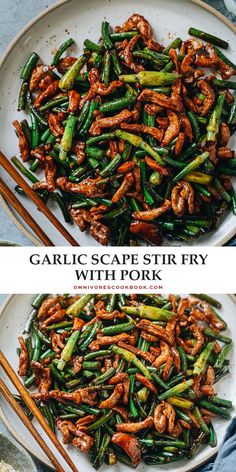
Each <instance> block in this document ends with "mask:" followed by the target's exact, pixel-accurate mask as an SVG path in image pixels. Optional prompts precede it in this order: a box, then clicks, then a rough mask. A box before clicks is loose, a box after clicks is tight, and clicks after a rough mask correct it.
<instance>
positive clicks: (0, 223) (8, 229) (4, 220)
mask: <svg viewBox="0 0 236 472" xmlns="http://www.w3.org/2000/svg"><path fill="white" fill-rule="evenodd" d="M53 3H56V2H55V0H0V54H1V53H2V52H3V51H4V49H5V48H6V46H7V45H8V43H9V42H10V41H11V39H12V38H13V37H14V36H15V34H16V33H17V32H18V31H19V30H20V29H21V28H22V27H23V26H24V25H25V24H26V23H27V22H28V21H29V20H31V19H32V18H33V17H34V16H35V15H37V14H38V13H39V12H40V11H42V10H43V9H44V8H47V7H48V6H49V5H52V4H53ZM206 3H208V4H209V5H212V6H214V7H215V8H216V9H217V10H219V11H221V13H223V14H225V15H226V16H228V18H230V19H231V20H235V18H232V15H230V14H229V13H228V12H227V10H226V9H225V7H224V2H223V1H222V0H208V1H206ZM0 239H2V240H11V241H14V242H16V243H18V244H21V245H22V246H30V245H32V243H31V242H30V241H29V240H28V239H27V238H26V237H25V236H24V235H22V234H21V232H20V231H19V230H18V229H17V228H16V227H15V226H14V225H13V223H12V222H11V221H10V220H9V218H8V217H7V216H6V214H5V212H4V210H3V209H2V208H1V207H0ZM5 297H6V295H3V294H0V304H2V303H3V301H4V299H5ZM0 432H3V433H8V432H7V429H6V428H5V426H4V424H3V423H2V422H1V420H0ZM0 459H1V458H0ZM37 468H38V471H39V472H48V471H49V469H48V468H47V467H44V466H42V465H40V464H37ZM29 472H30V471H29Z"/></svg>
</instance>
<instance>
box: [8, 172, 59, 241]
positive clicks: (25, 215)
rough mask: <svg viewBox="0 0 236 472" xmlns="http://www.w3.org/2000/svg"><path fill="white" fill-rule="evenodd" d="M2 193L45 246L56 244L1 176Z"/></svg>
mask: <svg viewBox="0 0 236 472" xmlns="http://www.w3.org/2000/svg"><path fill="white" fill-rule="evenodd" d="M0 193H1V194H2V196H3V197H4V198H5V199H6V200H7V201H8V202H10V204H11V205H12V206H13V208H15V210H16V211H17V213H18V214H19V215H20V216H21V217H22V218H23V220H24V221H25V222H26V223H27V224H28V225H29V226H30V228H31V229H32V230H33V231H34V233H35V234H36V235H37V236H38V237H39V239H40V240H41V241H42V242H43V243H44V245H45V246H54V244H53V242H52V241H51V240H50V239H49V238H48V237H47V235H46V234H45V233H44V231H43V230H42V229H41V228H40V226H39V225H38V223H36V221H35V220H34V219H33V218H32V216H31V215H30V214H29V212H28V211H27V210H26V209H25V208H24V207H23V205H22V203H21V202H20V201H19V200H18V198H16V196H15V195H14V193H13V192H12V191H11V190H10V189H9V188H8V186H7V185H6V184H5V182H3V180H2V179H1V178H0Z"/></svg>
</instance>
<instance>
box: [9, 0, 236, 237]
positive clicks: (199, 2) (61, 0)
mask: <svg viewBox="0 0 236 472" xmlns="http://www.w3.org/2000/svg"><path fill="white" fill-rule="evenodd" d="M70 1H71V0H58V2H56V3H54V4H53V5H51V6H49V7H47V8H45V9H44V10H43V11H42V12H41V13H39V14H38V15H36V16H35V17H34V18H33V19H32V20H30V21H29V22H28V23H27V24H26V25H25V26H23V28H22V29H21V30H20V31H19V33H17V34H16V36H15V37H14V38H13V39H12V40H11V42H10V43H9V45H8V46H7V47H6V49H5V50H4V52H3V54H2V55H1V56H0V69H1V68H2V67H3V65H4V62H5V60H6V59H7V57H8V55H9V54H10V52H11V51H12V49H13V48H14V46H15V45H16V43H17V42H18V41H19V39H20V38H21V37H22V36H23V35H24V34H25V33H26V32H27V31H28V30H29V29H30V28H31V27H32V26H34V25H35V24H36V23H37V22H38V21H39V20H41V18H43V17H44V16H46V15H47V14H48V13H50V12H51V11H54V10H56V9H57V8H59V7H60V6H61V5H64V4H66V3H69V2H70ZM188 1H189V2H191V3H195V4H196V5H198V6H200V7H201V8H203V9H204V10H207V11H209V12H210V13H212V14H213V15H215V16H216V17H217V18H219V20H221V21H222V22H223V23H225V25H227V26H228V27H229V28H230V29H231V30H232V31H233V32H234V33H235V34H236V26H235V25H234V24H233V23H232V22H231V21H230V20H229V19H228V18H226V17H225V16H224V15H223V14H222V13H220V12H219V11H217V10H216V9H215V8H213V7H211V6H210V5H208V4H206V3H204V2H203V1H202V0H188ZM0 204H1V206H2V207H3V209H4V211H5V212H6V213H7V215H8V216H9V218H10V219H11V221H12V222H13V223H14V224H15V225H16V226H17V227H18V229H19V230H20V231H21V232H22V233H23V234H24V236H26V237H27V238H28V239H29V240H30V241H31V242H32V243H33V244H34V245H35V246H42V245H43V243H42V241H40V240H39V239H38V238H36V237H35V236H34V234H32V233H31V232H30V231H29V230H28V229H27V228H26V227H25V226H24V225H23V224H22V223H21V221H19V220H18V218H17V217H16V216H15V215H14V213H13V211H12V210H11V207H10V205H9V204H8V202H7V201H6V200H5V199H4V198H3V197H2V196H1V195H0ZM235 235H236V227H235V228H234V229H232V230H231V231H230V232H229V233H227V234H226V235H225V236H224V238H222V239H221V240H220V241H218V243H217V244H214V246H223V245H224V244H226V243H227V242H228V241H229V240H230V239H231V238H232V237H233V236H235Z"/></svg>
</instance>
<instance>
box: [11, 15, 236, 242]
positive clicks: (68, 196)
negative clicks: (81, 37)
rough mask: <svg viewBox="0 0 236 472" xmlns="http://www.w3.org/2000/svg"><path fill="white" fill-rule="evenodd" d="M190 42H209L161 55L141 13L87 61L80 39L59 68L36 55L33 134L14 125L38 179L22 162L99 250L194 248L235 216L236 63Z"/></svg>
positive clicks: (87, 45) (88, 49)
mask: <svg viewBox="0 0 236 472" xmlns="http://www.w3.org/2000/svg"><path fill="white" fill-rule="evenodd" d="M189 34H191V35H193V36H196V37H198V39H196V38H195V37H189V38H187V39H185V40H182V39H180V38H175V39H174V40H173V41H172V42H171V44H169V45H167V46H162V45H161V44H159V43H158V42H157V41H156V40H155V39H154V36H153V32H152V29H151V26H150V24H149V23H148V21H147V20H146V19H145V18H144V17H143V16H141V15H139V14H134V15H132V16H131V17H130V18H129V19H128V20H127V21H125V22H124V24H123V25H122V26H119V27H116V28H115V29H114V31H113V30H112V29H111V27H110V25H109V23H108V22H107V21H104V22H103V23H102V31H101V38H100V40H99V42H98V43H94V42H93V41H91V40H90V39H86V40H85V41H84V50H83V53H82V55H81V56H79V57H75V55H74V54H73V49H71V46H72V48H73V45H74V40H73V39H72V38H70V39H68V40H67V41H65V43H63V44H62V45H61V47H60V48H59V49H58V51H57V52H56V54H55V56H54V57H53V60H52V63H51V64H50V65H45V64H42V63H41V62H40V63H39V64H38V61H39V56H38V55H37V54H36V53H35V52H33V53H32V54H31V55H30V57H29V59H28V60H27V62H26V64H25V66H24V68H23V70H22V73H21V78H22V79H23V82H22V87H21V90H20V95H19V105H18V109H19V110H25V109H27V110H28V111H29V113H30V116H31V124H29V123H28V121H27V120H26V119H23V120H22V121H21V122H18V121H17V120H15V121H14V122H13V125H14V127H15V130H16V133H17V135H18V138H19V147H20V153H21V158H22V161H23V163H25V162H29V164H30V170H29V169H28V168H26V167H25V166H24V164H23V163H22V162H21V161H19V160H18V159H17V158H16V157H14V158H13V159H12V160H13V162H14V164H15V165H16V166H17V167H18V168H19V169H20V170H21V171H22V172H23V173H24V174H25V175H26V177H27V178H28V179H29V180H31V181H32V183H33V188H34V189H35V191H36V192H38V194H39V195H40V196H41V197H42V198H43V199H44V201H46V200H47V199H48V198H49V197H50V198H53V199H54V200H55V201H56V202H57V203H58V205H59V206H60V208H61V210H62V212H63V215H64V217H65V220H66V221H67V222H70V221H73V222H75V223H76V224H77V225H78V227H79V229H80V231H89V232H90V234H91V235H92V237H93V238H95V240H96V241H98V242H99V243H100V244H103V245H107V244H108V243H109V244H112V245H116V246H119V245H137V244H138V243H139V241H140V240H141V241H143V240H145V241H146V242H147V243H148V244H152V245H161V244H162V242H163V237H165V238H167V239H169V240H178V241H185V242H186V241H188V240H189V239H192V238H197V237H199V236H200V235H201V234H203V233H206V232H209V231H213V230H215V229H216V228H217V226H218V224H219V222H220V220H221V217H222V215H224V214H225V212H226V211H227V209H229V208H231V209H232V211H233V212H234V213H235V211H236V197H235V193H234V190H233V188H232V184H231V176H234V175H236V159H235V158H234V151H233V150H232V149H231V148H230V145H229V140H230V137H231V135H232V134H233V133H234V131H235V128H236V101H235V99H234V96H233V95H232V93H231V92H230V90H231V89H235V88H236V83H235V82H234V81H230V80H229V79H230V78H231V76H233V75H235V74H236V65H235V64H233V63H232V62H231V61H230V60H229V59H228V58H227V57H226V56H225V55H224V54H223V52H222V51H221V50H220V49H218V47H220V48H227V47H228V43H227V42H225V41H224V40H222V39H221V38H217V37H214V36H212V35H210V34H207V33H204V32H202V31H199V30H197V29H195V28H190V30H189ZM199 38H200V39H199ZM203 41H206V43H204V42H203ZM216 45H217V46H216ZM67 48H70V49H69V52H68V54H69V55H68V56H66V57H62V55H63V53H64V52H65V51H66V50H67ZM37 169H40V170H42V169H44V171H45V178H44V179H43V180H41V181H39V180H38V178H37V177H36V174H35V172H36V171H37ZM17 191H18V192H20V193H22V190H21V189H20V188H19V187H17Z"/></svg>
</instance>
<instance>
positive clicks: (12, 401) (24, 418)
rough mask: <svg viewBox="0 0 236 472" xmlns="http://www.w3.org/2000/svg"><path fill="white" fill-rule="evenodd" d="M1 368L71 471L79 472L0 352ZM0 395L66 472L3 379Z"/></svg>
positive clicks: (60, 471)
mask: <svg viewBox="0 0 236 472" xmlns="http://www.w3.org/2000/svg"><path fill="white" fill-rule="evenodd" d="M0 366H1V367H2V368H3V370H4V371H5V373H6V375H7V376H8V378H9V379H10V380H11V382H12V383H13V385H14V386H15V388H16V389H17V390H18V392H19V394H20V396H21V398H22V400H24V402H25V404H26V405H27V406H28V408H29V409H30V410H31V412H32V413H33V415H34V417H35V418H36V419H37V420H38V422H39V424H40V426H41V427H42V428H43V430H44V431H45V433H46V434H47V436H48V437H49V439H50V440H51V441H52V443H53V444H54V446H55V447H56V449H57V450H58V452H60V454H61V456H62V457H63V459H64V460H65V461H66V462H67V464H68V465H69V467H70V469H71V470H72V471H73V472H78V469H77V467H76V466H75V464H74V463H73V462H72V460H71V458H70V456H69V455H68V454H67V452H66V451H65V449H64V447H63V446H62V445H61V443H60V442H59V440H58V439H57V437H56V436H55V434H54V433H53V431H52V430H51V428H50V427H49V426H48V424H47V422H46V420H45V418H44V416H43V415H42V413H41V411H40V410H39V409H38V407H37V406H36V404H35V402H34V400H33V399H32V398H31V396H30V394H29V393H28V392H27V390H26V389H25V387H24V386H23V384H22V383H21V381H20V380H19V379H18V377H17V375H16V373H15V372H14V370H13V369H12V367H11V365H10V364H9V362H8V360H7V359H6V357H5V356H4V354H3V353H2V351H0ZM0 393H1V394H2V395H3V397H4V398H5V400H6V401H7V402H8V403H9V405H10V406H11V408H12V409H13V410H14V411H15V413H16V414H17V416H18V417H19V418H20V419H21V420H22V422H23V424H24V425H25V426H26V428H27V429H28V431H29V432H30V433H31V434H32V436H33V437H34V439H35V440H36V441H37V443H38V444H39V446H40V447H41V448H42V449H43V451H44V452H45V454H46V455H47V457H48V458H49V459H50V461H51V462H52V464H53V465H54V466H55V468H56V470H57V471H58V472H65V471H64V469H63V467H62V466H61V465H60V463H59V462H58V460H57V459H56V457H55V456H54V454H53V453H52V451H51V449H50V447H49V446H48V445H47V444H46V442H45V441H44V440H43V438H42V437H41V436H40V434H39V433H38V431H37V430H36V428H35V427H34V425H33V424H32V423H31V421H30V420H29V418H28V417H27V416H26V414H25V412H24V411H23V410H22V408H21V407H20V405H19V404H18V403H17V401H16V400H15V398H14V396H13V395H12V393H11V392H10V390H9V389H8V387H7V386H6V385H5V383H4V382H3V380H2V379H0Z"/></svg>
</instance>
